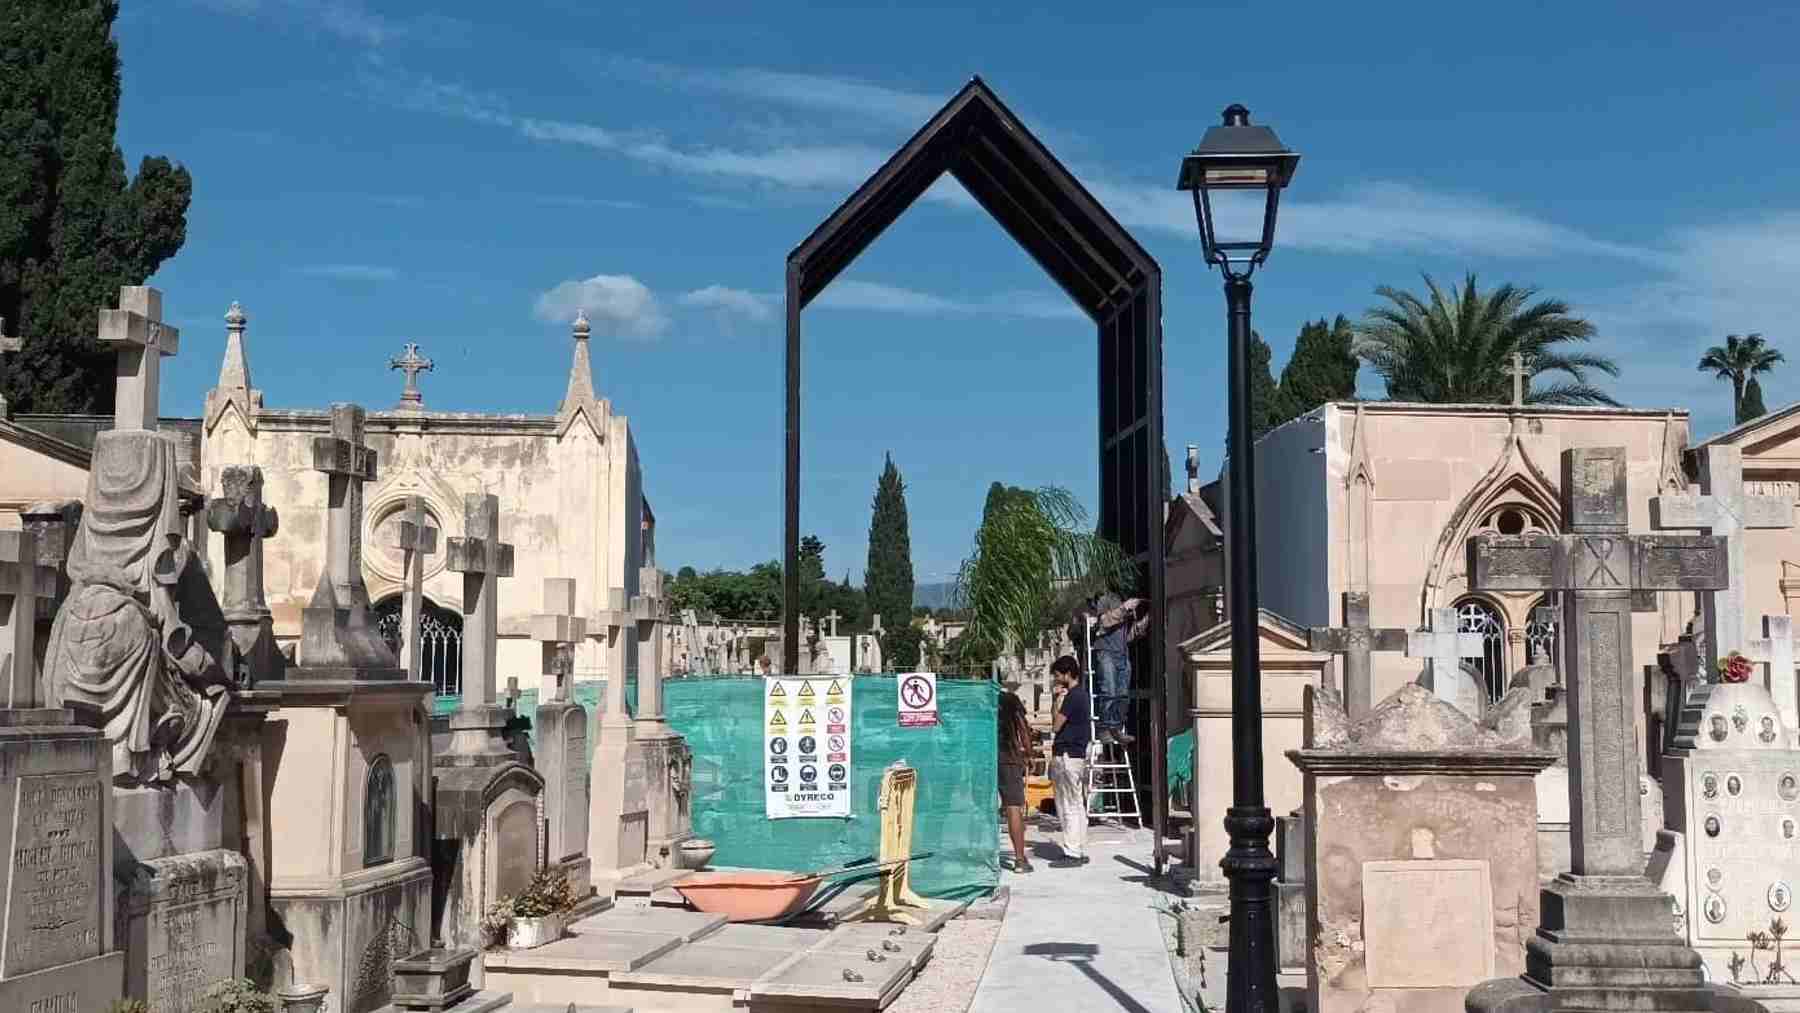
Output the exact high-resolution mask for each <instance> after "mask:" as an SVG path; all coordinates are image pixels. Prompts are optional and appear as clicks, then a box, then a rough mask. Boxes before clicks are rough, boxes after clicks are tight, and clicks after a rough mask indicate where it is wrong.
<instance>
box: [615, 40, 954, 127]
mask: <svg viewBox="0 0 1800 1013" xmlns="http://www.w3.org/2000/svg"><path fill="white" fill-rule="evenodd" d="M606 65H607V67H608V69H609V70H610V71H611V72H612V73H614V74H615V75H617V76H619V77H624V78H628V79H631V80H635V81H644V82H648V83H651V84H658V85H666V86H672V87H677V88H683V89H686V90H689V91H697V92H706V93H711V94H717V95H731V96H737V97H740V98H747V99H756V100H759V101H765V102H773V103H779V104H782V105H788V106H793V107H795V108H798V109H810V110H815V111H818V112H830V113H849V114H852V115H854V116H857V117H862V118H872V119H876V120H880V121H883V122H884V123H887V124H891V125H896V126H906V127H917V126H919V125H920V124H922V123H924V122H925V121H926V120H927V119H929V118H931V116H932V115H933V114H934V113H936V112H937V111H938V109H939V108H940V107H942V106H943V104H944V98H943V97H940V96H935V95H927V94H924V93H922V92H913V91H904V90H901V89H898V88H889V87H887V86H885V85H879V84H871V83H869V82H867V81H858V80H855V79H853V78H845V77H831V76H828V75H823V74H798V73H793V72H790V71H781V70H764V69H760V68H755V67H734V68H727V69H723V70H705V69H700V68H695V67H681V66H676V65H674V64H668V63H657V62H654V61H651V60H639V59H633V58H629V57H614V58H612V59H610V60H608V61H606Z"/></svg>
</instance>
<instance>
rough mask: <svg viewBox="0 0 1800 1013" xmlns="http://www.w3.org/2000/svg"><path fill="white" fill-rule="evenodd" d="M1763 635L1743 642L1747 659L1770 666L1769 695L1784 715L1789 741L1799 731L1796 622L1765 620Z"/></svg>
mask: <svg viewBox="0 0 1800 1013" xmlns="http://www.w3.org/2000/svg"><path fill="white" fill-rule="evenodd" d="M1762 626H1763V635H1762V637H1761V638H1760V639H1756V640H1747V641H1745V642H1744V652H1743V653H1744V657H1746V658H1749V659H1750V660H1751V661H1756V662H1763V663H1766V664H1767V665H1768V666H1769V678H1768V683H1767V685H1768V687H1769V695H1770V696H1773V697H1774V698H1775V709H1776V710H1778V711H1780V712H1781V727H1783V728H1785V729H1787V733H1788V736H1789V738H1790V739H1792V738H1793V736H1794V735H1795V733H1796V731H1797V730H1800V698H1797V697H1796V689H1797V687H1796V685H1795V681H1794V619H1793V617H1792V616H1786V615H1779V616H1763V621H1762Z"/></svg>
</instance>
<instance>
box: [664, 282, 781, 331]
mask: <svg viewBox="0 0 1800 1013" xmlns="http://www.w3.org/2000/svg"><path fill="white" fill-rule="evenodd" d="M679 302H680V303H681V305H683V306H693V307H695V308H698V309H709V310H716V311H718V312H719V313H721V314H723V315H727V316H740V317H743V318H744V319H746V320H750V321H754V322H756V323H762V322H765V321H768V320H771V319H773V318H774V316H775V305H774V304H775V302H776V297H774V296H769V295H762V294H759V293H756V292H749V291H746V290H744V289H741V288H727V287H725V286H724V285H708V286H706V287H705V288H697V289H695V290H694V291H692V292H689V293H687V294H686V295H684V296H682V297H681V299H680V300H679Z"/></svg>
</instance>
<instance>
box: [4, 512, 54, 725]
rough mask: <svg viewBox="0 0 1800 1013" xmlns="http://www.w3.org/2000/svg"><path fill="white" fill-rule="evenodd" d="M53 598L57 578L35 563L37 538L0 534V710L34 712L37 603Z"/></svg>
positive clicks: (26, 533)
mask: <svg viewBox="0 0 1800 1013" xmlns="http://www.w3.org/2000/svg"><path fill="white" fill-rule="evenodd" d="M55 593H56V572H55V571H54V570H51V569H50V568H48V567H45V566H43V565H42V564H41V563H39V562H38V547H37V534H36V532H33V531H30V530H22V531H0V709H6V710H29V709H31V708H34V707H37V706H39V702H38V701H39V697H38V678H37V609H38V606H37V602H38V599H39V598H40V597H47V596H49V595H52V594H55Z"/></svg>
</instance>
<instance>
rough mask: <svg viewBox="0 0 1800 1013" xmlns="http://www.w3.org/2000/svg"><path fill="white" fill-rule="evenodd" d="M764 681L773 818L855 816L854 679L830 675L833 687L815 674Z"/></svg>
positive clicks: (769, 804)
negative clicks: (852, 792) (852, 758)
mask: <svg viewBox="0 0 1800 1013" xmlns="http://www.w3.org/2000/svg"><path fill="white" fill-rule="evenodd" d="M764 684H765V686H766V687H767V688H766V690H765V692H764V693H763V725H764V726H765V728H766V729H767V731H766V739H765V744H766V746H767V747H768V748H766V749H765V750H764V751H763V764H764V767H765V768H766V773H767V775H768V776H767V777H765V778H764V779H763V780H764V784H765V786H766V787H767V806H766V810H765V811H766V814H767V816H768V818H769V819H772V820H780V819H794V818H801V817H819V816H823V817H847V816H849V815H850V770H851V769H852V768H851V763H850V753H851V743H852V737H851V734H850V714H851V708H850V680H848V679H842V680H835V679H834V680H830V681H829V687H827V686H826V680H809V679H781V678H768V679H765V680H764ZM821 689H824V690H825V692H824V693H823V694H821V693H820V690H821ZM821 695H823V696H824V697H825V703H824V704H823V705H821V703H820V700H819V697H820V696H821ZM821 724H824V725H825V726H826V727H825V728H820V727H819V726H820V725H821ZM821 733H823V734H821Z"/></svg>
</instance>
